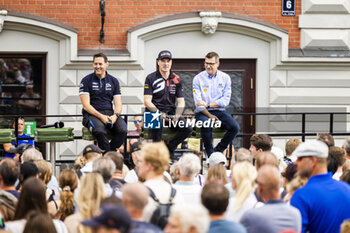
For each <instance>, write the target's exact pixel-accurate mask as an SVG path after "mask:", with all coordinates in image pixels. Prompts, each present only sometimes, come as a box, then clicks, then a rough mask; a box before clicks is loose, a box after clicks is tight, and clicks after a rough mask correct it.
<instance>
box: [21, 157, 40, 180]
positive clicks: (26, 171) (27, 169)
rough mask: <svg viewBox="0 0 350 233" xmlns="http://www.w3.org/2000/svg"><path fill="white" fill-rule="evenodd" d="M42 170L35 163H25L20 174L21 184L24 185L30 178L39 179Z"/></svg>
mask: <svg viewBox="0 0 350 233" xmlns="http://www.w3.org/2000/svg"><path fill="white" fill-rule="evenodd" d="M41 171H42V170H41V169H38V167H37V166H36V165H35V164H34V163H33V162H24V163H22V164H21V166H20V173H19V178H18V180H19V183H20V184H21V185H23V183H24V181H26V180H27V179H28V178H30V177H38V175H39V174H40V172H41Z"/></svg>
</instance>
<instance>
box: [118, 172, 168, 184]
mask: <svg viewBox="0 0 350 233" xmlns="http://www.w3.org/2000/svg"><path fill="white" fill-rule="evenodd" d="M163 175H164V176H165V177H166V178H168V180H169V181H170V182H172V179H171V176H170V174H169V173H168V172H167V171H164V173H163ZM124 180H125V182H126V183H137V182H139V177H138V176H137V174H136V172H135V169H132V170H130V171H128V173H127V174H126V176H125V179H124Z"/></svg>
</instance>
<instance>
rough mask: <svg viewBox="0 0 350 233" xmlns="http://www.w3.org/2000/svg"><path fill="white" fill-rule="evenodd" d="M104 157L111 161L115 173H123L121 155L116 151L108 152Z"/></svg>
mask: <svg viewBox="0 0 350 233" xmlns="http://www.w3.org/2000/svg"><path fill="white" fill-rule="evenodd" d="M104 156H105V157H109V158H111V159H112V161H113V163H114V164H115V169H116V170H117V171H120V172H121V171H123V164H124V158H123V156H122V154H120V153H119V152H117V151H108V152H107V153H106V154H105V155H104Z"/></svg>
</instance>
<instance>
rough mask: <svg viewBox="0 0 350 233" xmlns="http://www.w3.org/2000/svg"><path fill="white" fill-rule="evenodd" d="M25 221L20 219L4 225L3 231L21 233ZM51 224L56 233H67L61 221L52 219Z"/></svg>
mask: <svg viewBox="0 0 350 233" xmlns="http://www.w3.org/2000/svg"><path fill="white" fill-rule="evenodd" d="M26 222H27V220H25V219H21V220H16V221H13V222H9V223H6V224H5V230H6V231H9V232H12V233H22V232H23V230H24V227H25V225H26ZM53 223H54V225H55V228H56V231H57V233H68V230H67V228H66V225H64V223H63V222H62V221H61V220H58V219H54V220H53Z"/></svg>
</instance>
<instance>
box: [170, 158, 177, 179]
mask: <svg viewBox="0 0 350 233" xmlns="http://www.w3.org/2000/svg"><path fill="white" fill-rule="evenodd" d="M169 173H170V177H171V180H172V181H173V183H174V184H175V183H176V181H178V180H179V161H176V162H174V163H173V164H172V165H171V166H170V169H169Z"/></svg>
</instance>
